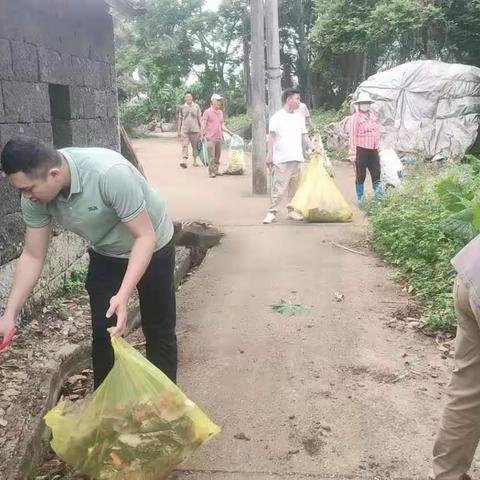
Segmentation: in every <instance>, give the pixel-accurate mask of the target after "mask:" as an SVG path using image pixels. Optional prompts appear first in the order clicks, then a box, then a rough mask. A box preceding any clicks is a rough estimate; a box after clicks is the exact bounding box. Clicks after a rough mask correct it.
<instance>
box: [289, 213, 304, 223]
mask: <svg viewBox="0 0 480 480" xmlns="http://www.w3.org/2000/svg"><path fill="white" fill-rule="evenodd" d="M287 218H288V219H289V220H295V221H296V222H302V221H303V217H302V215H300V214H299V213H297V212H296V211H295V210H291V211H290V212H288V215H287Z"/></svg>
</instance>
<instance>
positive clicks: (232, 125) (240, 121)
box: [226, 113, 252, 132]
mask: <svg viewBox="0 0 480 480" xmlns="http://www.w3.org/2000/svg"><path fill="white" fill-rule="evenodd" d="M251 124H252V119H251V117H250V115H248V113H244V114H242V115H235V116H233V117H229V118H227V121H226V125H227V127H228V128H229V129H230V130H232V132H237V131H239V130H242V129H245V128H248V127H249V126H250V125H251Z"/></svg>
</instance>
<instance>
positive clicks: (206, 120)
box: [202, 93, 233, 178]
mask: <svg viewBox="0 0 480 480" xmlns="http://www.w3.org/2000/svg"><path fill="white" fill-rule="evenodd" d="M210 100H211V107H210V108H207V109H206V110H205V111H204V112H203V116H202V135H203V137H204V138H205V139H206V140H207V151H208V173H209V176H210V178H215V177H216V176H217V175H220V174H219V172H218V167H219V166H220V155H221V154H222V140H223V132H227V133H228V134H229V135H233V132H231V131H230V130H229V129H228V128H227V127H225V123H224V120H223V112H222V110H221V107H222V100H223V97H222V96H220V95H218V94H217V93H214V94H213V95H212V98H211V99H210Z"/></svg>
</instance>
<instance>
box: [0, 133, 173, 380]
mask: <svg viewBox="0 0 480 480" xmlns="http://www.w3.org/2000/svg"><path fill="white" fill-rule="evenodd" d="M1 166H2V170H3V171H4V172H5V173H6V174H7V176H8V181H9V183H10V185H11V186H12V187H14V188H15V189H16V190H18V192H19V193H20V194H21V208H22V214H23V219H24V221H25V223H26V233H25V244H24V247H23V251H22V254H21V255H20V258H19V259H18V262H17V266H16V272H15V277H14V280H13V284H12V287H11V290H10V294H9V297H8V301H7V304H6V306H5V309H4V312H3V315H2V316H1V317H0V337H1V338H3V339H6V338H9V337H10V333H11V332H12V331H13V329H14V328H15V324H16V321H17V317H18V316H19V314H20V312H21V310H22V307H23V306H24V305H25V303H26V301H27V299H28V297H29V296H30V294H31V292H32V290H33V288H34V286H35V284H36V283H37V281H38V279H39V277H40V274H41V272H42V268H43V265H44V262H45V257H46V254H47V250H48V246H49V242H50V238H51V233H52V224H53V221H54V220H55V221H56V222H58V223H59V224H60V225H62V226H63V227H64V228H65V229H67V230H70V231H72V232H74V233H76V234H77V235H79V236H81V237H82V238H84V239H85V240H87V241H88V242H89V243H90V245H91V247H90V249H89V252H88V253H89V255H90V263H89V267H88V274H87V280H86V290H87V292H88V294H89V296H90V307H91V315H92V329H93V332H92V360H93V373H94V387H95V388H97V387H98V386H99V385H100V384H101V383H102V382H103V380H104V379H105V377H106V376H107V374H108V372H109V371H110V369H111V368H112V366H113V362H114V354H113V348H112V345H111V342H110V336H111V335H112V336H116V335H117V336H119V335H122V334H123V333H124V332H125V328H126V324H127V305H128V301H129V299H130V297H131V295H132V293H133V290H134V289H135V288H137V290H138V294H139V299H140V312H141V317H142V328H143V332H144V334H145V339H146V351H147V352H146V353H147V358H148V359H149V360H150V361H151V362H152V363H153V364H154V365H155V366H157V367H158V368H159V369H160V370H162V371H163V372H164V373H165V374H166V375H167V376H168V377H169V378H170V379H171V380H172V381H174V382H175V381H176V376H177V338H176V333H175V324H176V308H175V286H174V278H173V273H174V269H175V245H174V240H173V224H172V222H171V220H170V218H169V217H168V214H167V211H166V207H165V203H164V201H163V200H162V198H161V197H160V195H159V194H158V192H156V191H155V190H154V189H153V188H152V186H151V185H149V184H148V183H147V181H146V180H145V178H144V177H143V175H142V174H141V173H140V172H139V171H138V170H137V169H136V168H135V167H134V166H133V165H132V164H131V163H129V162H128V160H126V159H125V158H123V157H122V156H121V155H120V154H119V153H117V152H115V151H113V150H107V149H104V148H64V149H61V150H55V149H54V148H52V147H50V146H47V145H45V144H44V143H42V142H41V141H39V140H37V139H36V138H32V137H27V136H19V137H14V138H12V139H11V140H10V141H9V142H7V144H6V145H5V148H4V149H3V151H2V153H1ZM2 343H5V342H2V340H1V339H0V344H2ZM2 349H3V350H5V345H2Z"/></svg>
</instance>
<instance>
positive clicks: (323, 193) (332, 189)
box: [292, 154, 352, 222]
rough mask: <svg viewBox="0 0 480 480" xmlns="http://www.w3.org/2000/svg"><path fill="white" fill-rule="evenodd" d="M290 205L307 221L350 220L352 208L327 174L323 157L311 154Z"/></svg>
mask: <svg viewBox="0 0 480 480" xmlns="http://www.w3.org/2000/svg"><path fill="white" fill-rule="evenodd" d="M292 206H293V208H294V209H295V211H297V212H298V213H300V214H301V215H303V218H304V219H305V220H306V221H307V222H350V221H351V220H352V210H351V209H350V207H349V205H348V203H347V202H346V200H345V199H344V198H343V195H342V194H341V193H340V190H338V188H337V186H336V185H335V182H334V181H333V179H332V178H331V177H330V175H329V174H328V172H327V170H326V168H325V166H324V163H323V157H322V156H321V155H319V154H314V155H311V157H310V163H309V164H308V165H307V168H306V170H305V173H304V174H303V176H302V179H301V181H300V185H299V187H298V190H297V193H296V194H295V196H294V197H293V199H292Z"/></svg>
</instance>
